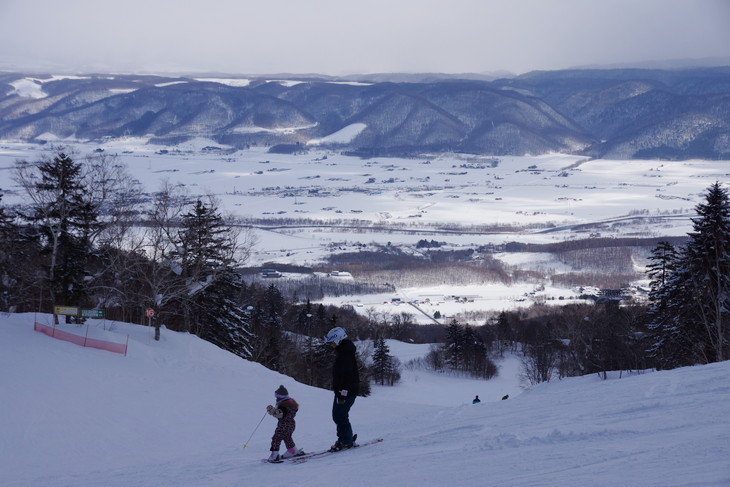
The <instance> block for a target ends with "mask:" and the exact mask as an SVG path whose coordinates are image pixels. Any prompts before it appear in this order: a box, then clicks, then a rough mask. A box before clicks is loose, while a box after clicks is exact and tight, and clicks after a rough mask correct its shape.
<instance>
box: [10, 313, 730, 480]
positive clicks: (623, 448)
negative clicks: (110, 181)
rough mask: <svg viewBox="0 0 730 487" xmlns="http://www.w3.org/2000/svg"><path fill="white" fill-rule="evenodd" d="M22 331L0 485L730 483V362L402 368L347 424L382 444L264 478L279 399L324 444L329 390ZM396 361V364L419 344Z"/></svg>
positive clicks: (171, 342)
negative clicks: (550, 373) (548, 378)
mask: <svg viewBox="0 0 730 487" xmlns="http://www.w3.org/2000/svg"><path fill="white" fill-rule="evenodd" d="M33 318H34V315H33V314H20V315H0V370H1V371H2V372H1V373H0V390H2V391H3V392H2V395H0V412H1V414H0V431H2V434H0V485H2V486H5V487H10V486H12V487H20V486H22V487H27V486H33V487H36V486H49V487H60V486H69V487H70V486H74V487H87V486H99V487H102V486H104V487H114V486H141V487H147V486H149V487H152V486H155V487H160V486H175V487H188V486H189V487H204V486H212V487H223V486H242V487H243V486H246V487H257V486H265V485H299V486H324V487H328V486H338V487H339V486H342V485H348V486H374V485H375V486H445V485H455V486H466V485H489V486H525V487H527V486H560V487H570V486H576V487H585V486H607V487H608V486H610V487H616V486H642V487H645V486H657V487H672V486H677V487H679V486H683V487H690V486H705V487H721V486H723V487H726V486H728V485H730V461H729V460H728V459H729V458H730V435H728V433H730V400H728V399H730V362H724V363H720V364H713V365H709V366H700V367H690V368H684V369H679V370H674V371H665V372H655V373H645V374H641V375H635V376H631V377H626V376H624V377H623V378H621V379H619V378H618V375H617V374H615V375H614V376H613V377H612V378H610V379H609V380H605V381H604V380H600V379H598V378H597V377H596V376H587V377H580V378H573V379H569V380H563V381H555V382H550V383H547V384H541V385H539V386H537V387H533V388H531V389H529V390H527V391H525V392H522V391H521V389H520V388H519V386H518V380H517V376H518V373H519V367H518V361H517V360H516V359H514V358H512V359H509V360H506V361H505V362H503V363H502V368H501V371H500V372H501V375H500V377H499V378H497V379H495V380H492V381H488V382H484V381H475V380H470V379H465V378H455V377H449V376H444V375H440V374H433V373H430V372H426V371H418V372H415V371H406V373H405V374H404V381H403V383H401V384H399V385H398V386H396V387H394V388H382V387H376V388H375V390H374V394H373V395H372V396H371V397H368V398H358V400H357V402H356V403H355V406H354V407H353V409H352V411H351V419H352V422H353V426H354V428H355V431H356V432H357V433H358V434H359V436H360V438H361V439H362V440H367V439H370V438H376V437H383V438H385V441H384V442H383V443H380V444H378V445H374V446H369V447H366V448H362V449H359V450H353V451H348V452H344V453H341V454H337V455H332V456H329V457H326V458H321V459H313V460H310V461H309V462H307V463H303V464H300V465H296V464H280V465H272V464H262V463H261V462H260V459H261V458H263V457H264V456H266V455H267V453H268V452H267V450H268V448H269V441H270V438H271V434H272V432H273V429H274V426H275V424H274V420H273V418H270V417H264V420H263V422H262V423H261V427H260V428H259V429H258V431H256V433H255V434H254V435H253V438H252V439H251V441H250V443H249V445H248V448H246V449H244V448H242V447H243V444H244V443H245V442H246V440H247V439H248V437H249V435H250V434H251V432H252V431H253V430H254V428H255V427H256V425H257V424H258V423H259V420H260V419H261V418H262V416H263V415H264V412H265V407H266V405H267V404H270V403H271V402H272V401H273V391H274V390H275V389H276V388H277V387H278V386H279V384H283V385H285V386H286V387H287V388H288V390H289V392H290V394H291V395H292V396H293V397H295V398H296V399H297V400H298V401H299V402H300V404H301V410H300V413H299V414H298V415H297V430H296V432H295V436H294V438H295V440H296V441H297V444H298V446H300V447H302V448H304V449H305V450H317V449H322V448H326V447H327V446H329V445H330V444H331V443H332V442H333V441H334V425H333V423H332V421H331V418H330V407H331V400H332V396H331V393H329V392H328V391H323V390H320V389H315V388H311V387H308V386H304V385H302V384H298V383H296V382H294V381H293V380H291V379H290V378H288V377H285V376H282V375H280V374H278V373H275V372H272V371H269V370H267V369H265V368H263V367H261V366H259V365H257V364H254V363H249V362H246V361H243V360H241V359H239V358H237V357H235V356H233V355H232V354H229V353H226V352H223V351H221V350H220V349H218V348H216V347H214V346H213V345H211V344H208V343H206V342H203V341H201V340H199V339H198V338H196V337H194V336H191V335H188V334H182V333H173V332H170V331H167V330H163V334H162V340H161V341H160V342H155V341H154V340H153V339H152V335H151V333H150V330H149V329H148V328H145V327H140V326H134V325H127V324H119V323H118V324H116V325H115V327H114V330H113V331H108V330H104V329H102V328H108V325H109V323H108V322H107V323H104V324H102V323H101V322H94V323H95V325H92V326H91V328H90V332H89V335H90V336H92V335H94V336H95V337H97V338H104V337H106V338H107V339H111V340H114V341H121V342H124V341H125V340H126V337H127V335H129V354H128V356H126V357H125V356H123V355H119V354H114V353H109V352H105V351H102V350H94V349H90V348H82V347H79V346H77V345H74V344H71V343H66V342H61V341H58V340H54V339H52V338H50V337H47V336H45V335H43V334H41V333H38V332H35V331H34V330H33ZM45 319H47V317H46V318H45ZM391 351H392V352H393V354H394V355H396V356H399V357H400V358H401V360H403V361H404V362H405V361H406V360H407V359H409V358H411V357H414V356H419V355H422V354H425V352H426V351H427V346H423V345H407V344H399V343H395V342H391ZM475 394H479V396H480V398H481V399H482V401H483V402H482V403H481V404H478V405H472V404H471V399H472V398H473V397H474V395H475ZM504 394H509V395H510V399H508V400H506V401H502V400H500V398H501V397H502V396H503V395H504Z"/></svg>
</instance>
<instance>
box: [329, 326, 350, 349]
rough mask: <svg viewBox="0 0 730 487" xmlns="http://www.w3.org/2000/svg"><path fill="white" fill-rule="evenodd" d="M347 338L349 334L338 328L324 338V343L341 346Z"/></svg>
mask: <svg viewBox="0 0 730 487" xmlns="http://www.w3.org/2000/svg"><path fill="white" fill-rule="evenodd" d="M346 337H347V333H346V332H345V330H344V329H343V328H340V327H339V326H338V327H337V328H332V329H331V330H330V331H328V332H327V336H326V337H324V342H325V343H334V344H335V345H339V344H340V342H341V341H342V340H343V339H344V338H346Z"/></svg>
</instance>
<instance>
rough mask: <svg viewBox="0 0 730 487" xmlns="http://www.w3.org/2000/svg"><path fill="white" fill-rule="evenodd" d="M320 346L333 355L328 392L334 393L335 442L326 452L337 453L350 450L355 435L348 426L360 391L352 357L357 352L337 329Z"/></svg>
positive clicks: (333, 329)
mask: <svg viewBox="0 0 730 487" xmlns="http://www.w3.org/2000/svg"><path fill="white" fill-rule="evenodd" d="M324 342H325V343H328V344H330V345H331V346H332V347H333V348H334V349H335V352H336V353H337V356H336V358H335V361H334V364H333V365H332V390H333V391H334V393H335V397H334V401H333V402H332V420H333V421H334V422H335V424H336V425H337V441H336V442H335V444H334V445H332V447H331V448H330V451H340V450H345V449H347V448H352V447H353V446H354V444H355V439H356V438H357V435H353V434H352V425H351V424H350V408H352V405H353V404H354V403H355V398H356V397H357V394H358V392H359V388H360V373H359V372H358V369H357V358H356V355H355V354H356V352H357V349H356V348H355V344H354V343H352V341H351V340H349V339H348V338H347V333H346V332H345V330H344V329H342V328H340V327H337V328H332V329H331V330H330V331H329V332H328V333H327V336H326V337H325V340H324Z"/></svg>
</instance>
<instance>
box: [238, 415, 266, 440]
mask: <svg viewBox="0 0 730 487" xmlns="http://www.w3.org/2000/svg"><path fill="white" fill-rule="evenodd" d="M267 414H269V412H268V411H266V412H265V413H264V415H263V416H262V417H261V421H259V424H257V425H256V427H255V428H254V429H253V433H251V436H249V437H248V440H246V443H244V444H243V447H244V448H246V447H248V442H249V441H251V438H253V434H254V433H256V430H257V429H259V426H261V423H263V422H264V418H265V417H266V415H267Z"/></svg>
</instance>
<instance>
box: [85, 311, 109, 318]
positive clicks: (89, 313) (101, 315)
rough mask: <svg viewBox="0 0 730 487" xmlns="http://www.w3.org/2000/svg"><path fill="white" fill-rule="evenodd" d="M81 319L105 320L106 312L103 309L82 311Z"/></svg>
mask: <svg viewBox="0 0 730 487" xmlns="http://www.w3.org/2000/svg"><path fill="white" fill-rule="evenodd" d="M81 317H82V318H104V310H103V309H82V310H81Z"/></svg>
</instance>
